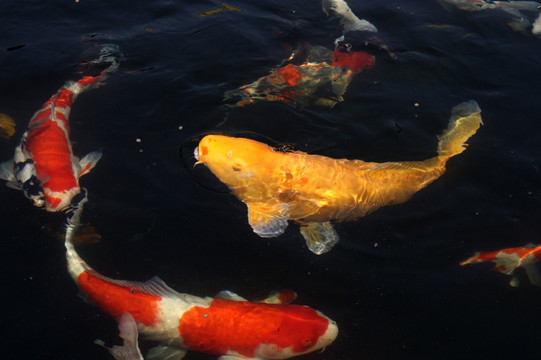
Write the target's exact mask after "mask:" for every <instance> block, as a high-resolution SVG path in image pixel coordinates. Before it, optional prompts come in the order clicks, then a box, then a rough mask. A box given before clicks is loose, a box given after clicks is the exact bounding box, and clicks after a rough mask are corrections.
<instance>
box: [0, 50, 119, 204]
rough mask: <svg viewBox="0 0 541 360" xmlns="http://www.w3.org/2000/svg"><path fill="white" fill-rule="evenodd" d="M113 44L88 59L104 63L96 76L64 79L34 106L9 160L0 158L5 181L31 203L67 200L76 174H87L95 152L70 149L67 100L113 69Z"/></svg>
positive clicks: (76, 182)
mask: <svg viewBox="0 0 541 360" xmlns="http://www.w3.org/2000/svg"><path fill="white" fill-rule="evenodd" d="M117 52H118V48H117V47H116V45H110V44H108V45H104V46H103V47H102V49H101V56H100V58H99V59H98V60H96V61H94V63H110V66H109V67H108V68H107V69H105V70H104V71H103V72H102V73H101V74H100V75H98V76H84V77H83V78H82V79H80V80H79V81H77V82H73V81H68V82H67V83H66V84H64V86H62V87H61V88H60V90H58V92H57V93H56V94H54V95H53V96H52V97H51V98H50V99H49V100H48V101H47V102H46V103H45V104H44V105H43V106H42V108H41V109H40V110H38V111H37V112H36V113H35V114H34V116H33V117H32V119H31V120H30V123H29V124H28V128H27V130H26V132H25V133H24V134H23V136H22V138H21V141H20V143H19V145H18V146H17V147H16V148H15V156H14V158H13V160H9V161H6V162H3V163H2V164H0V178H1V179H4V180H7V181H8V186H10V187H13V188H15V189H20V190H22V191H23V193H24V195H25V196H26V197H27V198H29V199H30V200H32V201H33V203H34V205H35V206H37V207H43V208H45V209H46V210H47V211H60V210H63V209H65V208H66V207H67V206H69V205H70V202H71V199H72V198H73V197H74V196H75V195H77V194H78V193H79V192H80V187H79V178H80V177H81V176H83V175H86V174H88V173H89V172H90V171H91V170H92V169H93V168H94V166H96V163H97V162H98V160H99V159H100V158H101V155H102V154H101V151H94V152H91V153H90V154H88V155H86V156H85V157H83V158H82V159H81V160H79V159H78V158H77V157H76V156H75V155H74V154H73V151H72V148H71V141H70V125H69V121H68V119H69V114H70V111H71V106H72V105H73V102H74V101H75V99H76V98H77V96H79V94H81V93H82V92H84V91H86V90H89V89H92V88H95V87H97V86H98V85H100V84H101V83H102V82H103V80H104V79H105V77H106V74H107V73H109V72H112V71H115V70H116V69H117V67H118V59H117V58H116V57H115V56H113V54H114V53H117Z"/></svg>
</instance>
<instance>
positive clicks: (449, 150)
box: [194, 100, 482, 254]
mask: <svg viewBox="0 0 541 360" xmlns="http://www.w3.org/2000/svg"><path fill="white" fill-rule="evenodd" d="M480 112H481V110H480V109H479V106H478V105H477V103H476V102H475V101H473V100H472V101H468V102H464V103H461V104H459V105H457V106H455V107H454V108H453V109H452V116H451V119H450V122H449V126H448V128H447V129H446V130H445V131H444V132H443V134H442V135H441V136H440V140H439V144H438V155H437V156H436V157H433V158H430V159H428V160H425V161H408V162H386V163H369V162H364V161H361V160H347V159H332V158H328V157H324V156H319V155H309V154H306V153H304V152H300V151H293V152H280V151H277V150H276V149H273V148H272V147H270V146H268V145H266V144H263V143H260V142H257V141H254V140H249V139H243V138H234V137H227V136H219V135H208V136H205V137H204V138H203V139H202V140H201V141H200V143H199V146H198V147H197V148H196V149H195V151H194V155H195V158H196V159H197V160H198V161H197V163H196V164H204V165H206V166H207V167H208V168H209V170H210V171H211V172H212V173H213V174H214V175H216V177H218V179H219V180H220V181H222V182H223V183H225V184H226V185H227V186H228V187H229V189H231V191H232V192H233V194H234V195H235V196H237V197H238V198H239V199H240V200H241V201H242V202H244V203H245V204H246V205H247V207H248V222H249V223H250V225H251V226H252V229H253V230H254V232H255V233H256V234H258V235H259V236H261V237H265V238H269V237H275V236H278V235H280V234H282V233H283V232H284V231H285V229H286V227H287V225H288V220H293V221H295V222H296V223H298V224H300V231H301V234H302V235H303V237H304V238H305V240H306V244H307V246H308V248H309V249H310V250H311V251H312V252H314V253H316V254H322V253H325V252H327V251H329V250H330V249H331V248H332V247H333V246H334V245H335V244H336V243H337V242H338V239H339V237H338V234H337V233H336V231H335V230H334V228H333V226H332V225H331V223H330V220H338V221H346V220H354V219H357V218H360V217H363V216H365V215H367V214H368V213H370V212H373V211H375V210H376V209H378V208H380V207H382V206H386V205H393V204H400V203H403V202H405V201H407V200H408V199H409V198H411V196H413V194H415V193H416V192H417V191H419V190H421V189H422V188H424V187H425V186H427V185H428V184H430V183H431V182H433V181H434V180H436V179H437V178H439V177H440V176H441V175H442V174H443V173H444V172H445V164H446V163H447V160H449V159H450V158H451V157H453V156H455V155H458V154H460V153H461V152H462V151H464V149H465V144H464V143H465V141H466V140H468V138H469V137H470V136H472V135H473V134H475V132H476V131H477V129H478V128H479V126H480V125H481V123H482V121H481V115H480Z"/></svg>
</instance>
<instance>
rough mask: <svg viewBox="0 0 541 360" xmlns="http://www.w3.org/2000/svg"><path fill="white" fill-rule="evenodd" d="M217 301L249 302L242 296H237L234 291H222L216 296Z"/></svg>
mask: <svg viewBox="0 0 541 360" xmlns="http://www.w3.org/2000/svg"><path fill="white" fill-rule="evenodd" d="M214 298H216V299H225V300H233V301H248V300H246V299H245V298H243V297H242V296H240V295H237V294H235V293H234V292H232V291H229V290H222V291H220V292H219V293H217V294H216V296H214Z"/></svg>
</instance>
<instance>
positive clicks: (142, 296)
mask: <svg viewBox="0 0 541 360" xmlns="http://www.w3.org/2000/svg"><path fill="white" fill-rule="evenodd" d="M86 201H87V198H86V195H85V198H84V199H82V200H81V201H80V203H79V204H77V205H75V206H74V207H73V210H72V211H73V215H72V217H71V218H69V219H68V226H67V228H66V241H65V246H66V258H67V263H68V271H69V274H70V275H71V277H72V278H73V280H74V281H75V282H76V283H77V285H78V287H79V289H80V290H81V292H82V293H83V294H84V295H86V296H87V297H88V299H89V300H90V301H91V302H93V303H94V304H96V305H97V306H98V307H99V308H100V309H102V310H103V311H104V312H106V313H107V314H109V315H110V316H112V317H113V318H115V319H117V320H118V319H121V317H122V316H123V314H125V313H126V312H128V313H130V314H131V315H132V316H133V318H134V319H135V322H136V323H137V329H138V331H139V333H140V334H141V336H143V337H145V338H147V339H150V340H155V341H159V342H160V343H161V345H159V346H158V347H155V348H153V349H151V350H150V351H149V353H148V355H147V358H148V359H163V360H165V359H173V358H174V359H181V358H182V357H183V356H184V355H185V353H186V351H187V350H194V351H199V352H203V353H208V354H214V355H219V356H220V359H227V360H246V359H253V360H267V359H288V358H291V357H293V356H297V355H301V354H306V353H310V352H313V351H316V350H321V349H324V348H325V347H327V346H328V345H330V344H331V343H332V342H333V341H334V339H335V338H336V336H337V334H338V327H337V325H336V323H335V322H334V321H333V320H331V319H329V318H328V317H327V316H325V315H323V314H322V313H321V312H319V311H317V310H314V309H312V308H310V307H307V306H300V305H289V302H291V301H292V300H294V299H295V297H296V295H295V293H293V292H292V291H287V290H286V291H282V292H279V293H277V294H276V293H275V294H272V295H271V296H270V297H268V298H267V299H265V300H263V301H261V302H250V301H247V300H246V299H244V298H242V297H240V296H239V295H237V294H235V293H233V292H230V291H221V292H219V293H218V294H217V295H216V296H215V297H214V298H212V297H203V298H202V297H198V296H194V295H189V294H183V293H179V292H176V291H175V290H173V289H171V288H170V287H169V286H167V285H166V284H165V283H164V282H163V281H162V280H160V279H159V278H158V277H153V278H152V279H150V280H148V281H146V282H135V281H125V280H113V279H110V278H108V277H105V276H103V275H101V274H100V273H98V272H97V271H95V270H93V269H92V268H91V267H90V266H89V265H88V264H87V263H86V262H85V261H84V260H83V259H81V258H80V257H79V255H78V254H77V252H76V251H75V247H74V245H73V238H74V234H75V231H76V229H77V226H78V224H79V223H80V215H81V211H82V208H83V205H84V203H85V202H86Z"/></svg>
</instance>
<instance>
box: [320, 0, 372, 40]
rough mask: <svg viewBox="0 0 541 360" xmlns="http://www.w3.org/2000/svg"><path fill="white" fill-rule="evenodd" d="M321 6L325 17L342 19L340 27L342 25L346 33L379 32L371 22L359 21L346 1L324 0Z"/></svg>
mask: <svg viewBox="0 0 541 360" xmlns="http://www.w3.org/2000/svg"><path fill="white" fill-rule="evenodd" d="M321 5H322V7H323V12H324V13H325V15H327V16H335V17H337V18H339V19H340V25H342V27H343V29H344V33H347V32H349V31H368V32H378V29H377V28H376V27H375V26H374V25H372V24H371V23H370V22H369V21H367V20H364V19H362V20H361V19H359V18H358V17H357V15H355V14H354V13H353V11H351V9H350V8H349V5H348V3H347V2H345V1H344V0H323V1H322V2H321Z"/></svg>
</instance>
